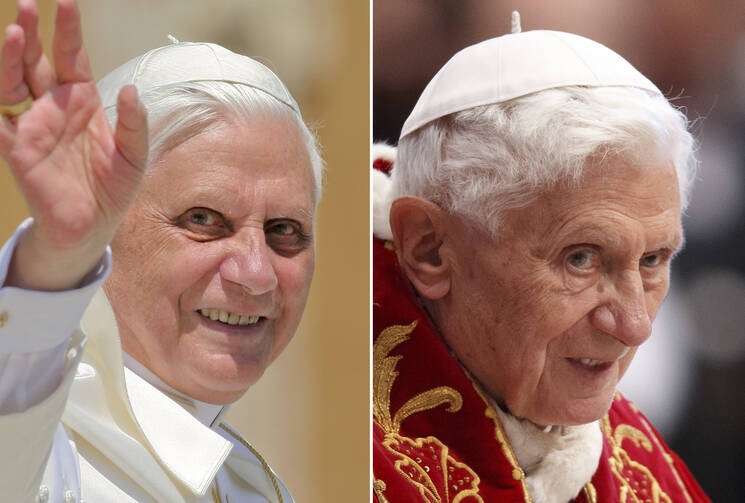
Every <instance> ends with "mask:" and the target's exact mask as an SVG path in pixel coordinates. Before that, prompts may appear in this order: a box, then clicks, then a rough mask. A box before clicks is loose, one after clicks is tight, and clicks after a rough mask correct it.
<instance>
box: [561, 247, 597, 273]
mask: <svg viewBox="0 0 745 503" xmlns="http://www.w3.org/2000/svg"><path fill="white" fill-rule="evenodd" d="M598 261H599V257H598V252H597V251H596V250H593V249H592V248H580V249H577V250H573V251H571V252H570V253H569V254H568V255H567V257H566V263H567V265H568V266H569V267H570V268H571V269H574V270H576V271H580V272H587V271H590V270H592V269H594V268H595V267H596V266H597V263H598Z"/></svg>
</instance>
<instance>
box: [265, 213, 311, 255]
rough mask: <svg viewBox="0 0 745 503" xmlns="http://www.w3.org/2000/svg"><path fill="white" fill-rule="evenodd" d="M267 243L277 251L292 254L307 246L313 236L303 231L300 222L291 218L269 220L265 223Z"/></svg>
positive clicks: (282, 253) (281, 253)
mask: <svg viewBox="0 0 745 503" xmlns="http://www.w3.org/2000/svg"><path fill="white" fill-rule="evenodd" d="M264 234H265V235H266V242H267V244H268V245H269V246H270V247H271V248H272V249H273V250H274V251H276V252H277V253H279V254H280V255H284V256H291V255H295V254H297V253H299V252H300V251H302V250H304V249H305V248H307V247H308V246H309V245H310V243H311V240H312V239H311V236H310V235H309V234H307V233H305V232H304V231H303V226H302V224H301V223H300V222H298V221H296V220H290V219H276V220H269V221H268V222H267V223H266V224H264Z"/></svg>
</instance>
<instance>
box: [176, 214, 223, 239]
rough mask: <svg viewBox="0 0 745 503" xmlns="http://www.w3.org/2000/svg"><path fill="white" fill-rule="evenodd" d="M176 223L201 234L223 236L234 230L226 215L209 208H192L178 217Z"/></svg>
mask: <svg viewBox="0 0 745 503" xmlns="http://www.w3.org/2000/svg"><path fill="white" fill-rule="evenodd" d="M176 223H177V225H179V226H180V227H183V228H185V229H186V230H188V231H191V232H192V233H194V234H198V235H199V236H207V237H223V236H226V235H229V234H230V233H231V232H232V229H231V227H230V224H229V223H228V222H227V221H226V220H225V217H223V215H222V214H221V213H219V212H217V211H215V210H211V209H209V208H190V209H188V210H186V211H185V212H184V213H182V214H181V216H179V217H178V220H177V222H176Z"/></svg>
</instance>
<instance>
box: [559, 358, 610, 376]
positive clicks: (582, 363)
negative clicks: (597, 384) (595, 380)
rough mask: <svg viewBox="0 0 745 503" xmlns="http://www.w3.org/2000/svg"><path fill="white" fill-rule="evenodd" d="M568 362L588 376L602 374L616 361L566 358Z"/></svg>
mask: <svg viewBox="0 0 745 503" xmlns="http://www.w3.org/2000/svg"><path fill="white" fill-rule="evenodd" d="M568 360H569V361H570V362H571V363H572V365H573V366H574V367H575V368H576V369H578V370H581V371H583V372H588V373H590V374H602V373H604V372H605V371H606V370H608V369H610V368H611V367H612V366H613V364H614V363H615V362H616V360H613V361H608V360H594V359H592V358H568Z"/></svg>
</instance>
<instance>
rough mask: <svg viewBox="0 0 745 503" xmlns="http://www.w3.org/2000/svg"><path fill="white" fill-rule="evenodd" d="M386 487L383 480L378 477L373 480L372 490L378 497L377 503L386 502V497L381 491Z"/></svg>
mask: <svg viewBox="0 0 745 503" xmlns="http://www.w3.org/2000/svg"><path fill="white" fill-rule="evenodd" d="M386 489H387V487H386V485H385V482H384V481H382V480H380V479H375V481H374V482H373V491H375V496H377V498H378V503H388V499H387V498H386V497H385V496H384V495H383V491H385V490H386Z"/></svg>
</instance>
